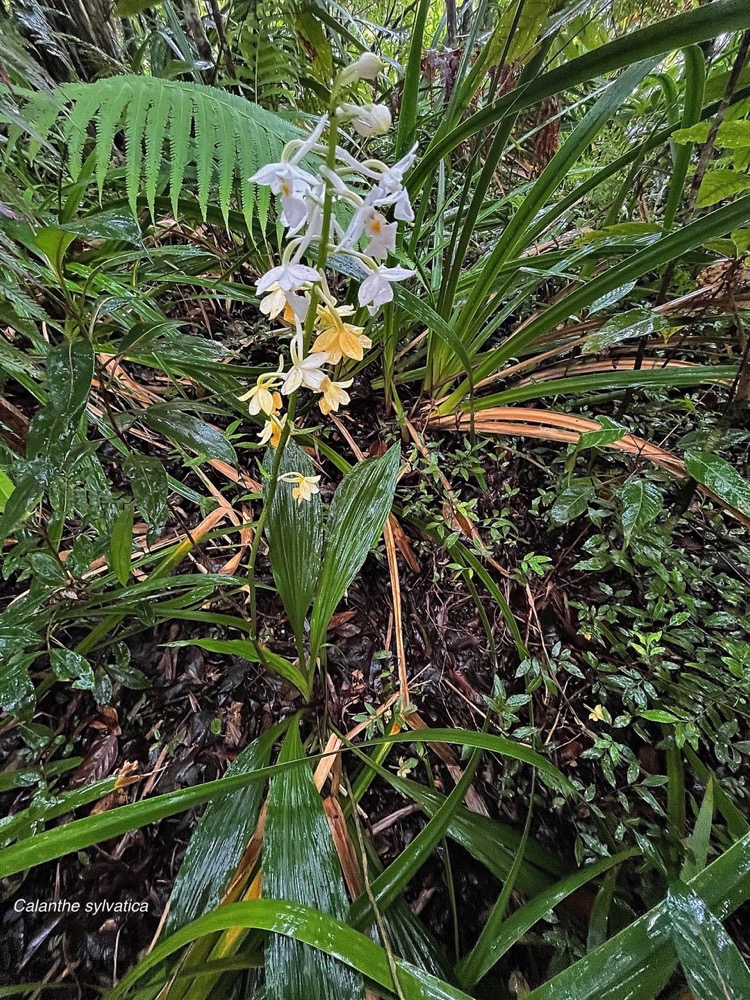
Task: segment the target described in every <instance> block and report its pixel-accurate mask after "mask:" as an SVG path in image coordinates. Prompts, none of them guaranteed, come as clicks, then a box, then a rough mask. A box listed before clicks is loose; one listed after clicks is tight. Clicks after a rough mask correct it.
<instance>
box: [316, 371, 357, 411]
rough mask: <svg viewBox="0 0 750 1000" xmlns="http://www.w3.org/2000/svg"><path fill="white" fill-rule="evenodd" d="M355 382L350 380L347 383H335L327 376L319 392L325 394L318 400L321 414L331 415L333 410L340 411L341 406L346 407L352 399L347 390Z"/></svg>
mask: <svg viewBox="0 0 750 1000" xmlns="http://www.w3.org/2000/svg"><path fill="white" fill-rule="evenodd" d="M353 381H354V379H352V378H350V379H347V380H346V382H334V381H332V380H331V379H330V378H328V376H327V375H326V377H325V378H324V379H323V381H322V382H321V383H320V390H319V391H320V392H322V393H323V395H322V396H321V398H320V399H319V400H318V406H319V407H320V412H321V413H324V414H329V413H330V412H331V410H338V408H339V406H346V404H347V403H348V402H349V400H350V398H351V397H350V396H349V393H348V392H345V390H346V389H348V388H349V386H350V385H351V384H352V382H353Z"/></svg>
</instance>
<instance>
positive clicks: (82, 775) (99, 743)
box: [70, 733, 120, 788]
mask: <svg viewBox="0 0 750 1000" xmlns="http://www.w3.org/2000/svg"><path fill="white" fill-rule="evenodd" d="M119 750H120V744H119V741H118V739H117V737H116V736H115V735H114V733H107V734H106V735H105V736H100V737H99V739H97V740H95V741H94V742H93V744H92V745H91V748H90V749H89V751H88V753H87V754H86V756H85V757H84V758H83V761H82V762H81V764H80V765H79V766H78V767H77V768H76V769H75V771H74V772H73V777H72V778H71V780H70V787H71V788H77V787H79V786H81V785H88V784H89V783H90V782H92V781H99V780H100V779H102V778H106V777H107V775H109V774H111V772H112V768H113V767H114V766H115V763H116V762H117V755H118V753H119Z"/></svg>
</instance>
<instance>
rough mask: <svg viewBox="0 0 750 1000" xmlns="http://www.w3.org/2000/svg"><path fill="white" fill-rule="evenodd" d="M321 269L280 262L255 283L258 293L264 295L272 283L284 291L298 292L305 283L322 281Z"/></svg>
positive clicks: (312, 283)
mask: <svg viewBox="0 0 750 1000" xmlns="http://www.w3.org/2000/svg"><path fill="white" fill-rule="evenodd" d="M320 278H321V275H320V271H316V270H315V268H314V267H308V266H307V265H306V264H294V263H287V264H279V265H278V267H272V268H271V270H270V271H266V273H265V274H262V275H261V276H260V278H258V280H257V281H256V283H255V287H256V289H257V291H258V295H263V293H264V292H267V291H269V289H270V288H271V286H272V285H274V284H276V285H278V287H279V288H280V289H281V290H282V291H284V292H298V291H299V290H300V289H301V288H304V287H305V285H314V284H315V282H316V281H320Z"/></svg>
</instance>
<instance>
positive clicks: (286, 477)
mask: <svg viewBox="0 0 750 1000" xmlns="http://www.w3.org/2000/svg"><path fill="white" fill-rule="evenodd" d="M279 479H280V480H281V481H283V482H285V483H294V488H293V490H292V497H293V498H294V499H295V500H296V501H297V503H302V501H303V500H304V501H305V502H309V501H310V500H312V496H313V493H320V490H319V489H318V483H319V482H320V476H303V475H302V473H301V472H285V473H284V474H283V476H279Z"/></svg>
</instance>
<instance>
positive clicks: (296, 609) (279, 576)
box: [263, 440, 323, 646]
mask: <svg viewBox="0 0 750 1000" xmlns="http://www.w3.org/2000/svg"><path fill="white" fill-rule="evenodd" d="M275 457H276V452H275V451H274V450H273V449H269V451H268V452H267V453H266V456H265V458H264V463H263V464H264V468H265V471H266V472H267V473H268V474H270V472H271V469H272V467H273V463H274V459H275ZM288 472H300V473H302V475H303V476H312V475H314V474H315V469H314V468H313V464H312V462H311V461H310V459H309V458H308V456H307V455H306V454H305V452H304V451H303V450H302V449H301V448H300V447H299V445H298V444H297V443H296V442H295V441H294V440H289V441H287V444H286V447H285V448H284V451H283V453H282V456H281V462H280V465H279V475H280V476H283V475H284V474H286V473H288ZM267 492H268V485H267V483H266V493H267ZM266 532H267V534H268V551H269V558H270V560H271V570H272V572H273V579H274V583H275V584H276V588H277V590H278V592H279V596H280V597H281V600H282V602H283V604H284V609H285V610H286V613H287V615H288V616H289V621H290V622H291V623H292V628H293V629H294V634H295V636H296V637H297V644H298V646H301V645H302V642H303V638H304V628H305V616H306V615H307V612H308V610H309V608H310V604H311V602H312V598H313V594H314V592H315V587H316V586H317V583H318V576H319V574H320V566H321V563H322V561H323V505H322V503H321V499H320V494H318V493H314V494H313V496H312V497H311V499H310V501H309V502H308V503H304V502H303V503H298V502H297V501H296V500H294V499H293V497H292V487H291V484H289V483H285V482H281V481H279V482H278V483H277V486H276V492H275V494H274V498H273V503H272V504H271V510H270V512H269V515H268V521H267V527H266Z"/></svg>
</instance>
